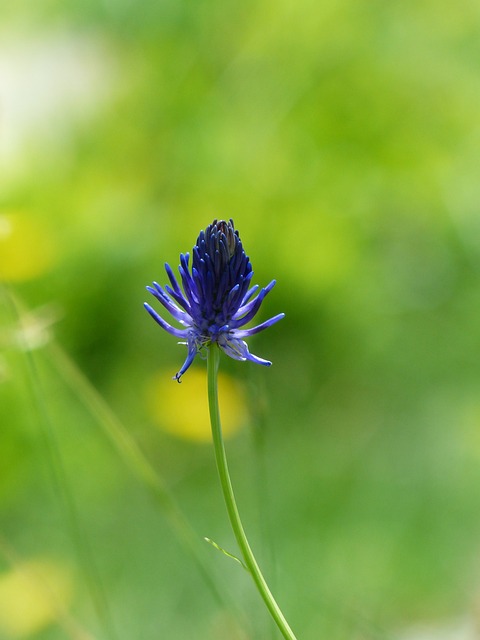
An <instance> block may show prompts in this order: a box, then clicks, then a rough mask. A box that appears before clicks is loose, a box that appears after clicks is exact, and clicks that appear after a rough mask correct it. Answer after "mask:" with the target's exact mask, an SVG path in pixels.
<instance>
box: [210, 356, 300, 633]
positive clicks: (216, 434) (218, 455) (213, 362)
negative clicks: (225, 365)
mask: <svg viewBox="0 0 480 640" xmlns="http://www.w3.org/2000/svg"><path fill="white" fill-rule="evenodd" d="M219 360H220V352H219V350H218V348H217V346H216V345H212V346H211V347H209V349H208V355H207V370H208V406H209V409H210V422H211V425H212V436H213V446H214V450H215V459H216V462H217V469H218V474H219V476H220V484H221V486H222V491H223V497H224V500H225V504H226V507H227V512H228V517H229V519H230V524H231V525H232V529H233V533H234V534H235V538H236V539H237V543H238V546H239V547H240V551H241V553H242V556H243V561H244V563H245V566H246V567H247V569H248V572H249V573H250V575H251V576H252V578H253V581H254V582H255V585H256V587H257V589H258V591H259V593H260V595H261V596H262V598H263V601H264V602H265V604H266V606H267V609H268V610H269V611H270V614H271V615H272V618H273V619H274V620H275V622H276V624H277V626H278V628H279V629H280V631H281V632H282V635H283V637H284V638H286V640H296V637H295V634H294V633H293V631H292V630H291V628H290V626H289V624H288V622H287V621H286V620H285V617H284V615H283V613H282V612H281V610H280V607H279V606H278V604H277V603H276V601H275V598H274V597H273V595H272V593H271V591H270V589H269V588H268V585H267V583H266V581H265V578H264V577H263V575H262V572H261V571H260V567H259V566H258V563H257V561H256V559H255V556H254V555H253V551H252V549H251V548H250V545H249V543H248V539H247V536H246V534H245V530H244V528H243V525H242V521H241V519H240V514H239V512H238V508H237V503H236V501H235V494H234V493H233V487H232V482H231V480H230V474H229V471H228V464H227V456H226V453H225V445H224V443H223V435H222V426H221V422H220V410H219V406H218V364H219Z"/></svg>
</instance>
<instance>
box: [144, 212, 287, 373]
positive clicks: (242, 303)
mask: <svg viewBox="0 0 480 640" xmlns="http://www.w3.org/2000/svg"><path fill="white" fill-rule="evenodd" d="M189 258H190V257H189V254H188V253H186V254H180V266H179V268H178V270H179V273H180V277H181V282H182V286H183V291H182V289H181V288H180V285H179V284H178V282H177V279H176V278H175V275H174V274H173V271H172V269H171V268H170V266H169V265H168V264H165V270H166V272H167V275H168V278H169V280H170V284H171V286H169V285H166V286H165V287H162V286H160V285H159V284H158V283H157V282H154V283H153V287H147V290H148V291H149V292H150V293H151V294H153V295H154V296H155V298H156V299H157V300H158V301H159V302H160V303H161V304H162V305H163V306H164V307H165V309H167V311H169V313H170V314H171V315H172V316H173V318H174V319H175V320H177V321H178V322H179V323H180V324H181V325H182V327H183V328H176V327H174V326H172V325H170V324H168V322H166V321H165V320H164V319H163V318H162V317H161V316H160V315H159V314H158V313H157V312H156V311H155V310H154V309H153V308H152V307H151V306H150V305H149V304H147V303H145V308H146V310H147V311H148V313H149V314H150V315H151V316H152V318H153V319H154V320H155V321H156V322H158V324H159V325H160V326H161V327H162V329H165V331H168V333H171V334H172V335H174V336H176V337H177V338H182V339H183V342H181V343H180V344H186V345H187V347H188V354H187V358H186V360H185V362H184V363H183V366H182V368H181V369H180V371H179V372H178V373H177V374H176V375H175V376H174V379H175V380H177V381H178V382H180V378H181V377H182V375H183V374H184V373H185V371H186V370H187V369H188V367H189V366H190V365H191V364H192V362H193V360H194V358H195V356H196V355H197V353H199V351H200V350H201V349H202V348H203V347H208V346H209V345H210V344H213V343H216V344H218V346H219V347H220V349H222V351H224V352H225V353H226V354H227V355H228V356H230V357H231V358H234V359H235V360H243V361H245V360H250V361H252V362H255V363H257V364H262V365H265V366H270V365H271V364H272V363H271V362H269V361H268V360H263V359H262V358H259V357H258V356H255V355H253V354H252V353H250V352H249V350H248V346H247V343H246V342H245V341H244V340H243V338H247V337H249V336H251V335H253V334H255V333H258V332H259V331H262V330H263V329H266V328H267V327H271V326H272V325H273V324H274V323H275V322H278V320H281V319H282V318H283V317H284V315H285V314H284V313H279V314H278V315H276V316H274V317H273V318H270V319H269V320H266V321H265V322H262V323H261V324H259V325H257V326H255V327H251V328H250V329H242V328H241V327H243V326H244V325H246V324H247V323H248V322H250V320H252V319H253V318H254V316H255V315H256V313H257V312H258V310H259V309H260V306H261V304H262V302H263V300H264V298H265V296H266V295H267V293H268V292H269V291H271V290H272V289H273V287H274V286H275V280H272V281H271V282H270V284H268V285H267V286H266V287H264V288H263V289H260V291H259V286H258V285H254V286H252V287H251V288H249V287H250V283H251V280H252V276H253V270H252V265H251V263H250V259H249V258H248V256H247V255H246V254H245V251H244V249H243V246H242V242H241V240H240V236H239V235H238V231H236V230H235V227H234V224H233V220H232V219H230V221H229V222H226V221H225V220H219V221H217V220H214V221H213V222H212V224H210V225H209V226H208V227H207V228H206V229H205V231H201V232H200V235H199V236H198V239H197V243H196V245H195V246H194V247H193V259H192V268H191V270H190V267H189Z"/></svg>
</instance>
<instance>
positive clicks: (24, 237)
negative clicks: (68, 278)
mask: <svg viewBox="0 0 480 640" xmlns="http://www.w3.org/2000/svg"><path fill="white" fill-rule="evenodd" d="M54 257H55V251H54V245H53V240H52V237H51V236H50V234H49V233H48V231H47V229H46V227H45V226H44V225H42V224H41V223H40V222H39V221H38V220H36V219H35V218H33V217H31V216H28V215H26V214H24V213H16V212H15V213H0V280H3V281H11V282H19V281H22V280H31V279H32V278H36V277H38V276H41V275H42V274H43V273H45V272H46V271H47V270H48V269H49V268H50V267H51V266H52V263H53V261H54Z"/></svg>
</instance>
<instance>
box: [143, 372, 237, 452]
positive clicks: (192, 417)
mask: <svg viewBox="0 0 480 640" xmlns="http://www.w3.org/2000/svg"><path fill="white" fill-rule="evenodd" d="M218 394H219V401H220V411H221V418H222V428H223V433H224V436H225V437H226V438H228V437H229V436H233V435H234V434H235V433H237V431H239V429H240V428H241V427H242V426H243V424H244V423H245V420H246V413H247V411H246V404H245V397H244V394H243V391H242V388H241V387H240V385H239V384H238V383H237V382H236V381H235V380H233V379H232V378H231V377H230V376H228V375H227V374H225V373H222V372H220V373H219V376H218ZM147 403H148V407H149V409H150V413H151V415H152V417H153V419H154V420H155V422H156V423H157V424H158V425H159V426H160V427H161V428H162V429H164V430H165V431H168V432H169V433H171V434H173V435H176V436H178V437H179V438H184V439H186V440H193V441H195V442H208V441H209V440H210V438H211V430H210V419H209V414H208V400H207V374H206V371H205V370H204V369H200V368H198V369H195V368H192V369H191V370H190V371H189V372H188V376H185V377H184V378H183V379H182V383H181V384H178V383H176V382H174V381H173V380H172V374H171V371H160V372H158V373H157V374H155V376H154V377H153V379H152V380H151V381H150V382H149V384H148V386H147Z"/></svg>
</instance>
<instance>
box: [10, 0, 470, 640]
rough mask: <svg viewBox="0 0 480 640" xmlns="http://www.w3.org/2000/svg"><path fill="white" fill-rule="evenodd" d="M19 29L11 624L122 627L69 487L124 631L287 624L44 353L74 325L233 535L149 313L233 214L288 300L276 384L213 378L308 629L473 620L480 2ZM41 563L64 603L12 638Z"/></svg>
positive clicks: (211, 10)
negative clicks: (98, 602) (170, 273)
mask: <svg viewBox="0 0 480 640" xmlns="http://www.w3.org/2000/svg"><path fill="white" fill-rule="evenodd" d="M0 19H1V21H0V24H1V33H2V39H1V40H0V42H1V43H2V44H1V45H0V107H1V113H2V121H1V130H0V170H1V175H2V179H1V181H0V279H2V280H3V281H4V283H5V284H6V287H4V288H3V289H2V297H1V299H0V348H1V353H0V416H1V420H0V421H1V425H2V429H1V433H0V451H1V454H0V455H1V459H0V534H1V538H0V542H2V540H4V541H5V542H2V543H1V544H0V637H1V638H2V640H3V638H5V639H6V640H14V639H16V638H22V637H26V638H32V639H34V640H55V639H56V638H64V637H72V638H85V639H86V638H89V637H95V638H103V637H105V638H107V635H106V632H105V629H104V628H103V627H102V625H101V620H100V619H99V616H98V615H97V613H95V608H94V607H93V605H92V603H91V601H90V600H91V598H90V596H89V589H88V575H87V576H86V575H85V574H88V573H89V572H90V573H92V572H93V569H94V567H93V566H83V565H82V560H81V559H79V557H78V549H77V548H76V546H75V543H74V541H73V540H72V535H71V527H70V525H69V517H68V514H67V513H66V510H65V505H64V502H62V499H61V494H62V491H66V492H67V494H69V495H70V496H71V500H73V502H74V505H75V510H76V512H77V514H78V519H79V522H80V525H81V527H82V530H83V533H84V537H85V539H86V540H87V542H88V545H89V546H90V547H91V551H92V557H93V562H94V564H96V565H97V567H96V569H97V573H96V574H95V575H99V576H100V578H99V580H100V581H101V585H102V586H101V589H102V590H103V591H104V593H105V597H106V600H107V602H108V603H109V608H110V610H111V617H112V619H113V621H114V626H115V628H116V635H115V637H116V638H118V639H119V640H121V639H125V640H127V639H128V640H130V639H131V638H145V639H146V640H148V639H150V638H158V637H168V638H175V639H177V638H179V639H181V638H198V639H201V638H209V639H212V638H213V639H215V638H219V639H223V638H226V637H228V638H232V639H235V638H237V637H238V639H239V640H245V638H268V637H272V638H273V637H275V636H274V634H273V633H272V632H271V630H270V629H269V626H268V621H267V620H266V618H265V616H264V613H263V611H262V609H261V605H260V603H258V602H257V598H256V595H255V593H253V589H250V585H249V584H248V579H247V578H248V577H246V576H244V575H243V573H242V572H241V571H240V570H239V569H238V568H237V567H236V566H235V563H231V562H229V561H228V559H226V558H225V557H224V556H223V555H222V554H220V553H218V552H217V551H215V549H212V548H210V547H209V546H208V545H205V549H203V552H204V555H205V557H206V558H207V561H208V562H209V564H210V566H211V571H212V576H213V578H214V579H215V580H216V581H217V583H218V586H219V589H221V590H224V591H225V592H226V593H229V594H230V595H233V596H234V597H235V598H237V599H238V601H239V604H240V609H242V610H244V611H246V612H248V617H249V619H250V622H249V623H247V624H244V622H243V621H237V620H236V618H235V617H234V613H233V612H232V611H231V610H230V609H229V606H228V602H223V603H219V602H218V601H216V600H215V598H214V597H212V595H213V594H212V593H211V590H209V589H208V588H206V585H205V581H204V579H203V578H202V575H201V574H200V573H199V572H198V571H197V570H196V569H195V566H194V563H192V558H191V557H190V556H189V554H188V552H187V551H186V549H185V548H184V547H183V546H182V544H181V541H180V540H178V538H177V536H176V535H175V534H174V533H173V531H172V529H171V528H170V526H169V520H168V518H167V517H165V512H164V511H162V509H161V508H159V507H158V505H157V504H156V503H154V502H153V501H152V500H151V499H150V497H149V494H148V491H146V488H145V486H144V485H143V484H142V482H141V481H139V480H138V478H136V476H135V474H134V473H132V469H129V468H128V465H127V463H126V460H125V459H124V458H122V457H121V456H119V455H118V453H117V451H116V450H115V449H114V448H112V446H111V443H110V442H109V440H108V439H107V438H105V431H104V429H103V428H102V426H101V424H99V421H98V419H97V418H96V417H95V415H93V413H94V412H93V408H92V406H91V403H90V402H89V400H88V398H85V397H83V396H82V393H81V392H80V391H79V390H78V389H77V391H76V389H75V380H74V379H72V378H71V375H70V372H69V370H66V369H64V368H62V366H61V365H60V364H59V362H58V361H56V360H55V359H54V358H53V357H52V352H51V351H50V350H49V344H51V342H50V343H49V341H51V340H52V339H53V338H52V336H53V334H54V335H55V339H56V340H57V342H58V344H60V345H61V346H62V348H64V349H65V350H66V351H67V352H68V353H69V354H70V355H71V356H72V357H73V359H74V360H75V362H76V363H77V364H78V366H79V368H80V369H81V370H82V371H84V372H85V374H86V375H87V376H88V377H89V379H90V380H91V381H92V383H93V384H94V385H95V387H96V389H97V390H98V391H99V392H100V393H101V394H102V395H103V396H104V397H105V399H106V400H107V402H108V403H109V404H110V406H111V407H112V408H113V410H114V412H115V413H116V414H117V415H118V416H119V417H120V419H121V420H122V422H123V423H124V424H126V425H128V428H129V431H130V434H131V435H132V436H133V437H134V438H135V439H136V440H137V441H138V443H139V444H140V446H141V448H142V450H143V451H145V452H146V454H147V457H148V459H149V460H150V461H151V463H152V464H153V466H154V467H155V469H157V470H158V472H159V474H160V475H161V477H162V478H164V480H165V483H166V485H167V486H168V487H170V488H171V489H172V492H173V493H174V495H175V496H176V498H177V501H178V504H179V505H180V507H181V509H182V510H183V511H184V513H185V514H186V516H187V517H188V519H189V520H190V521H191V523H192V525H193V526H194V528H195V531H196V532H197V533H198V538H199V540H200V541H201V539H202V537H203V536H208V537H211V538H212V539H213V540H214V541H215V542H216V543H218V544H219V545H220V546H221V547H224V548H226V549H227V550H229V551H232V552H235V545H234V542H233V540H232V536H231V534H230V532H229V529H228V526H227V523H226V518H225V517H224V512H223V505H222V504H221V498H220V494H219V490H218V487H217V479H216V477H215V469H214V464H213V456H212V452H211V450H210V448H209V446H208V444H202V443H200V442H198V440H200V439H202V438H203V436H202V435H199V434H200V433H203V432H200V431H196V430H195V427H196V426H195V425H193V427H192V426H191V425H190V427H188V429H189V431H187V432H185V430H183V435H182V437H180V438H178V437H176V435H175V432H174V429H175V428H176V427H175V420H174V419H175V417H177V418H178V419H180V417H181V415H182V413H185V414H186V415H190V416H191V414H192V411H193V410H194V397H193V395H192V396H190V395H189V394H190V393H191V391H189V388H188V385H187V377H185V381H184V384H182V385H180V386H175V385H174V383H173V382H172V383H171V385H172V387H171V394H172V395H171V398H170V397H168V386H167V385H168V384H170V377H171V375H173V374H174V373H175V371H177V370H178V368H179V366H180V364H181V362H182V361H183V358H184V351H183V350H184V347H178V346H177V345H176V344H175V340H172V339H171V338H170V337H169V336H168V335H166V334H164V333H163V332H161V331H160V330H159V329H158V327H156V326H155V325H154V323H153V322H152V321H151V319H150V318H149V317H148V316H147V314H146V313H145V312H144V311H143V309H142V304H141V303H142V302H143V300H144V299H145V298H144V296H145V295H147V294H146V292H145V290H144V286H145V285H146V284H148V283H150V282H151V281H152V280H159V281H160V282H161V283H163V282H164V281H165V278H166V276H165V274H164V271H163V263H164V262H165V261H168V262H169V263H170V264H172V265H176V264H177V261H178V255H179V253H180V252H185V251H189V250H191V247H192V246H193V243H194V241H195V239H196V237H197V234H198V232H199V230H200V229H202V228H204V227H205V226H206V225H207V224H209V223H210V222H211V220H212V219H213V218H215V217H217V218H229V217H233V218H234V220H235V223H236V226H237V228H238V229H239V230H240V232H241V236H242V240H243V242H244V245H245V247H246V250H247V252H248V254H249V255H250V257H251V259H252V262H253V266H254V269H255V281H256V282H258V283H259V284H261V285H263V284H266V283H267V282H268V281H269V280H270V279H271V278H273V277H274V278H276V279H277V281H278V284H277V286H276V288H275V289H274V290H273V292H272V293H271V294H270V295H269V297H268V299H267V300H266V302H265V305H264V306H265V310H264V312H263V313H264V316H265V318H266V317H267V314H270V315H273V314H275V313H278V312H280V311H285V312H286V319H285V320H284V321H282V322H281V323H280V324H278V325H276V326H275V327H274V328H272V329H271V330H269V331H268V332H265V333H264V334H261V335H259V336H258V337H256V338H255V339H254V340H253V342H254V345H255V346H254V352H255V353H258V354H259V355H260V356H264V357H268V358H269V359H272V361H273V363H274V366H273V367H272V368H271V369H270V370H264V369H260V368H257V369H256V368H255V367H254V366H249V365H247V364H241V363H236V362H231V361H227V360H226V359H223V360H222V368H223V370H224V372H225V375H226V376H227V375H228V376H229V378H228V379H232V380H233V382H232V384H239V385H241V388H243V389H245V393H246V395H245V397H243V396H242V395H241V394H240V392H239V395H237V397H236V398H235V401H236V402H237V403H238V408H234V410H233V411H231V413H232V414H239V415H240V419H239V420H238V423H237V425H236V426H234V427H232V428H233V429H235V428H237V429H238V428H239V427H240V426H243V427H244V428H243V429H242V430H241V431H239V432H238V435H237V436H236V437H235V438H233V439H232V440H231V441H230V442H229V443H228V445H229V447H228V448H229V454H230V455H231V457H232V462H231V465H232V475H233V479H234V481H235V482H238V484H239V488H238V494H239V496H238V497H239V503H240V508H241V510H242V511H244V512H245V521H246V527H247V530H248V532H249V534H250V535H251V536H252V537H253V538H254V542H255V543H256V544H255V547H257V548H258V549H259V555H260V559H261V564H263V565H264V566H265V572H266V574H267V575H268V576H269V577H270V578H272V579H273V590H274V592H275V593H276V595H278V600H279V602H280V604H281V605H282V607H283V608H284V609H285V613H286V615H287V618H288V619H289V621H290V622H291V625H292V627H293V628H294V629H295V630H296V631H297V633H298V637H299V640H300V639H304V640H307V639H308V638H311V639H312V640H313V639H315V640H316V639H317V638H329V639H331V640H337V639H338V640H343V639H351V638H358V639H360V638H362V639H363V638H369V639H374V638H392V637H400V638H408V639H410V640H416V639H417V638H418V640H421V638H422V637H426V636H422V635H421V634H417V635H416V632H415V631H414V630H415V629H417V628H418V627H422V626H423V627H424V628H426V629H427V630H428V629H430V628H431V629H440V630H441V629H442V626H446V627H447V628H450V627H451V626H452V624H453V626H455V624H456V621H463V620H473V621H474V620H478V619H479V617H480V610H479V608H478V603H479V602H480V600H479V597H480V566H479V563H478V558H479V552H480V546H479V542H478V541H479V540H480V516H479V510H478V504H479V491H478V487H479V486H480V485H479V481H480V466H479V461H480V435H479V434H480V430H479V428H480V401H479V393H478V389H479V381H480V364H479V358H478V352H479V347H480V323H479V322H478V317H479V314H480V287H479V271H480V215H479V212H478V203H479V202H480V182H479V180H478V152H479V143H480V116H479V110H478V104H479V98H480V6H479V4H478V3H477V2H473V0H460V2H457V3H455V4H452V3H450V2H447V1H446V0H440V1H439V0H437V1H436V2H433V1H432V0H416V1H415V2H413V1H412V0H405V1H404V2H401V3H400V2H390V3H386V2H380V1H378V0H367V1H360V2H354V0H341V1H340V2H333V0H327V1H325V2H322V3H316V2H312V1H311V0H298V2H295V3H293V2H287V1H285V0H280V1H277V2H275V3H274V2H272V1H271V0H259V1H257V2H253V1H251V0H247V1H246V2H244V3H235V2H229V1H227V2H225V1H222V2H220V0H199V1H198V2H191V1H187V0H184V1H181V0H175V1H173V0H163V1H161V2H152V1H150V0H147V1H146V2H144V3H142V4H141V5H139V4H138V3H134V2H132V1H131V0H82V2H80V1H79V0H69V1H67V2H65V1H61V2H60V1H59V0H36V1H35V3H32V2H30V1H29V0H28V1H27V0H15V1H13V0H4V1H3V2H2V4H1V7H0ZM12 293H13V294H14V295H15V296H17V298H18V299H20V300H21V301H22V303H23V304H24V305H26V306H25V308H24V309H23V310H21V309H20V312H19V313H20V316H21V326H20V325H19V318H18V317H17V311H15V308H14V307H12V298H11V295H12ZM160 375H161V376H164V379H165V380H164V382H159V376H160ZM188 375H189V376H190V373H189V374H188ZM191 375H192V384H191V388H192V389H193V387H195V388H196V386H197V385H196V376H200V375H204V363H202V362H201V361H200V360H199V361H198V362H197V363H196V369H195V370H194V371H192V374H191ZM194 377H195V380H194ZM226 379H227V378H226ZM152 381H156V382H155V384H156V385H157V386H156V387H153V386H152V385H153V383H152ZM156 393H158V397H157V398H156ZM181 393H184V396H183V400H182V399H180V395H179V394H181ZM192 393H193V392H192ZM195 393H196V392H195ZM169 401H170V402H171V403H172V402H174V403H175V402H176V403H178V412H175V411H173V413H172V410H171V406H172V404H170V405H169V406H170V409H168V410H167V408H165V413H164V420H163V421H162V404H163V403H165V407H167V404H168V402H169ZM230 409H232V407H230ZM226 411H228V409H226ZM247 413H248V415H249V416H250V420H248V419H246V418H245V416H246V415H247ZM242 415H243V417H242ZM167 416H170V418H169V419H167ZM172 417H173V421H172V419H171V418H172ZM156 425H159V426H161V427H162V425H163V430H161V429H160V430H159V429H158V428H157V426H156ZM192 429H193V431H192ZM188 433H194V434H196V435H194V436H193V438H191V439H188V437H186V436H187V435H188ZM177 435H178V434H177ZM52 443H53V444H52ZM52 446H53V450H52ZM55 451H57V453H58V456H56V455H55ZM52 453H53V455H52ZM59 460H60V461H61V462H59ZM59 464H60V465H61V466H60V470H61V469H64V476H63V480H62V474H61V473H60V479H61V482H60V485H61V484H62V483H64V485H65V486H64V487H63V489H62V487H61V486H60V487H59V486H58V481H59V466H58V465H59ZM62 505H63V506H62ZM262 561H263V562H262ZM39 562H40V563H44V565H42V566H47V568H49V570H48V571H46V576H45V579H44V582H45V589H46V590H47V591H48V586H47V583H48V574H49V573H52V575H53V582H55V581H57V582H58V581H59V582H60V583H61V585H60V590H62V589H63V591H65V593H66V592H67V591H68V594H67V595H68V597H67V595H65V598H63V600H62V597H61V598H60V600H61V602H60V605H61V606H60V608H59V607H58V606H57V607H53V609H52V608H49V607H50V605H48V604H45V602H49V599H48V597H47V596H45V594H43V596H39V595H38V588H39V587H38V585H39V582H38V581H34V583H32V586H31V591H30V592H29V593H30V596H29V597H31V598H33V599H34V600H35V601H36V602H37V603H38V607H39V611H40V612H39V613H37V614H35V611H34V608H30V611H31V612H32V620H33V621H34V622H35V621H36V622H35V624H34V623H33V622H32V624H31V625H30V626H29V625H28V621H26V622H25V625H24V626H21V625H20V626H19V625H18V624H16V622H15V620H14V619H13V618H12V616H13V615H14V612H15V607H14V606H12V605H11V602H13V601H14V600H12V598H13V599H15V597H17V599H18V596H16V595H15V594H18V592H19V590H20V591H22V592H24V588H23V587H21V588H20V587H19V584H20V585H21V581H22V580H24V579H28V574H29V572H28V571H27V573H26V574H25V572H22V567H25V566H27V567H30V566H37V563H39ZM45 563H46V564H45ZM230 565H232V566H230ZM50 569H51V571H50ZM25 575H26V576H27V578H25ZM42 580H43V579H42ZM62 581H66V583H68V584H67V586H64V587H62V584H63V582H62ZM12 584H13V587H12V588H9V587H8V585H12ZM99 584H100V583H99ZM67 587H68V588H67ZM52 588H55V584H53V585H52ZM44 598H46V600H44ZM70 599H71V604H70ZM227 600H228V599H227ZM65 608H68V612H67V613H65V611H64V609H65ZM19 610H20V611H21V609H19ZM52 611H54V612H56V614H55V616H56V617H55V616H52V613H51V612H52ZM4 612H7V613H6V614H5V613H4ZM34 614H35V615H34ZM22 615H23V614H22ZM35 616H36V617H35ZM70 618H71V619H72V620H73V621H74V623H73V622H72V621H71V620H70ZM12 620H13V622H12ZM460 627H461V625H460ZM461 628H463V627H461ZM440 633H441V631H439V634H440ZM2 634H3V635H2ZM82 634H83V635H82ZM246 634H247V635H246ZM429 637H430V636H429ZM439 637H440V636H439ZM442 637H443V636H442ZM452 637H455V638H459V640H460V639H461V638H466V636H465V635H464V636H461V635H459V634H457V635H455V636H453V635H452ZM109 640H110V639H109Z"/></svg>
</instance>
